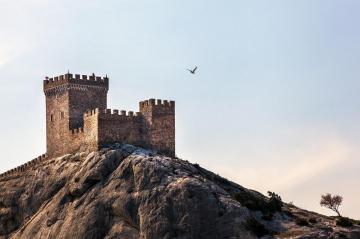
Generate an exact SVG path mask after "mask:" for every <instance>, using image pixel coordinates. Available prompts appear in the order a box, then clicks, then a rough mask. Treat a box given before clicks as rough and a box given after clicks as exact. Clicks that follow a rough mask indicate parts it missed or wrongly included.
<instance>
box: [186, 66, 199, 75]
mask: <svg viewBox="0 0 360 239" xmlns="http://www.w3.org/2000/svg"><path fill="white" fill-rule="evenodd" d="M187 70H188V71H190V73H191V74H194V75H195V71H196V70H197V66H195V68H194V69H193V70H190V69H187Z"/></svg>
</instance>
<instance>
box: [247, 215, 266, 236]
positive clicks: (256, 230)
mask: <svg viewBox="0 0 360 239" xmlns="http://www.w3.org/2000/svg"><path fill="white" fill-rule="evenodd" d="M244 226H245V229H246V230H248V231H251V232H252V233H253V234H255V235H256V236H257V237H262V236H265V235H269V234H270V231H269V230H268V229H266V228H265V226H264V225H263V224H261V223H260V222H258V221H257V220H256V219H255V218H249V219H247V220H246V221H245V222H244Z"/></svg>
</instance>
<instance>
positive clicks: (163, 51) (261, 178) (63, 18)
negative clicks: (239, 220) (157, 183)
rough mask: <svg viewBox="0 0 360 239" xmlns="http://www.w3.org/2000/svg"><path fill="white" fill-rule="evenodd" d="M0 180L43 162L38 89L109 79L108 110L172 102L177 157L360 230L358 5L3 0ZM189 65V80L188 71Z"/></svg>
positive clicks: (260, 0)
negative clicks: (80, 79) (336, 206)
mask: <svg viewBox="0 0 360 239" xmlns="http://www.w3.org/2000/svg"><path fill="white" fill-rule="evenodd" d="M0 9H2V14H1V15H0V32H1V38H0V74H1V78H2V80H1V84H2V86H1V88H0V93H1V100H0V104H1V105H0V106H1V109H2V116H3V117H2V118H1V121H0V130H1V132H2V134H1V137H0V150H1V153H2V159H1V166H0V172H3V171H6V170H8V169H11V168H13V167H16V166H18V165H20V164H22V163H25V162H27V161H29V160H31V159H32V158H35V157H37V156H39V155H40V154H43V153H45V143H46V142H45V97H44V94H43V92H42V80H43V79H44V77H45V76H49V77H53V76H57V75H61V74H65V73H66V72H67V71H68V70H69V71H70V72H71V73H74V74H77V73H79V74H89V75H90V74H92V73H93V72H94V73H95V74H96V75H102V76H105V74H108V76H109V78H110V90H109V94H108V104H109V108H113V109H125V110H134V111H137V110H138V102H139V101H141V100H144V99H149V98H157V99H170V100H175V101H176V153H177V155H178V156H179V157H181V158H183V159H186V160H189V161H190V162H193V163H199V164H200V165H201V166H202V167H204V168H207V169H209V170H211V171H213V172H215V173H218V174H220V175H221V176H224V177H226V178H228V179H230V180H232V181H235V182H236V183H238V184H240V185H242V186H244V187H247V188H251V189H254V190H258V191H260V192H262V193H266V192H267V191H268V190H270V191H275V192H276V193H278V194H280V195H281V196H282V198H283V199H284V200H285V201H287V202H290V201H292V202H294V204H295V205H297V206H300V207H303V208H305V209H308V210H314V211H317V212H320V213H324V214H328V215H334V214H331V211H329V210H328V209H325V208H321V207H320V205H319V201H320V195H321V194H325V193H327V192H329V193H335V194H340V195H342V196H343V197H344V202H343V206H341V208H340V210H341V212H342V214H343V215H344V216H349V217H353V218H357V219H360V205H359V200H358V198H359V197H360V187H359V186H358V183H359V182H360V174H359V170H360V160H359V159H358V158H359V155H360V150H359V148H360V147H359V146H360V124H359V121H360V97H359V89H360V81H359V79H360V68H359V62H360V43H359V42H360V41H359V40H360V30H359V28H358V26H357V25H358V23H359V21H360V15H359V14H358V13H359V11H360V2H359V1H356V0H348V1H340V0H333V1H326V0H316V1H314V0H304V1H286V0H274V1H271V2H270V1H265V0H255V1H235V0H232V1H231V0H230V1H226V3H224V2H221V3H220V2H218V1H215V0H208V1H196V2H194V1H189V0H181V1H180V0H174V1H165V0H154V1H152V2H151V3H150V2H147V1H143V0H140V1H136V2H134V1H130V0H118V1H114V0H109V1H98V0H88V1H84V0H79V1H76V2H75V1H69V0H64V1H61V2H59V1H52V0H27V1H25V0H16V1H10V0H0ZM195 65H197V66H198V67H199V69H198V72H197V74H196V75H191V74H189V72H188V71H187V70H186V69H187V68H191V67H194V66H195Z"/></svg>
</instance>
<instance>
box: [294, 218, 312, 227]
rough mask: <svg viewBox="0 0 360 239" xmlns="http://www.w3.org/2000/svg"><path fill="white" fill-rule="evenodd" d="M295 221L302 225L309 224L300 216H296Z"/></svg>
mask: <svg viewBox="0 0 360 239" xmlns="http://www.w3.org/2000/svg"><path fill="white" fill-rule="evenodd" d="M295 223H296V224H297V225H299V226H303V227H306V226H309V222H308V221H307V220H306V219H305V218H301V217H299V218H297V219H296V220H295Z"/></svg>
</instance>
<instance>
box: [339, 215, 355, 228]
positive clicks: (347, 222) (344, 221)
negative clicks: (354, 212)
mask: <svg viewBox="0 0 360 239" xmlns="http://www.w3.org/2000/svg"><path fill="white" fill-rule="evenodd" d="M336 225H338V226H341V227H352V226H353V225H354V220H352V219H350V218H347V217H339V218H338V219H337V220H336Z"/></svg>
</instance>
